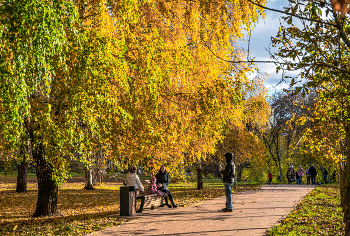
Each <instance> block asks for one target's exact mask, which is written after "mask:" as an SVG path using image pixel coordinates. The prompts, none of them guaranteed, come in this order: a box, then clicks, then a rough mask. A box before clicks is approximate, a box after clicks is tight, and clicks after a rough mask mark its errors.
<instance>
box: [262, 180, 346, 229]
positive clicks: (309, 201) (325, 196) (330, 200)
mask: <svg viewBox="0 0 350 236" xmlns="http://www.w3.org/2000/svg"><path fill="white" fill-rule="evenodd" d="M344 230H345V224H344V223H343V212H342V207H341V206H340V192H339V187H337V186H335V185H323V186H320V187H317V188H316V189H315V190H313V191H312V192H311V193H310V194H309V195H308V196H306V197H305V198H304V199H303V201H302V202H301V203H300V204H298V206H297V207H296V208H295V209H294V210H293V211H292V212H291V213H290V214H289V215H288V216H287V218H285V219H284V220H283V221H282V222H281V224H280V225H278V226H276V227H274V228H272V229H271V230H270V232H269V234H268V235H271V236H272V235H344V233H343V232H344Z"/></svg>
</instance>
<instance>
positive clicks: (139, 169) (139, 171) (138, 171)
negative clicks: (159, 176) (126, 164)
mask: <svg viewBox="0 0 350 236" xmlns="http://www.w3.org/2000/svg"><path fill="white" fill-rule="evenodd" d="M140 174H141V167H139V168H138V169H137V175H140Z"/></svg>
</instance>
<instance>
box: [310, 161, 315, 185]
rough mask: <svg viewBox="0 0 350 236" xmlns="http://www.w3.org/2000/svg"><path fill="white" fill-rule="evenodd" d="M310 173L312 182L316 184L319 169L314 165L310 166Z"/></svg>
mask: <svg viewBox="0 0 350 236" xmlns="http://www.w3.org/2000/svg"><path fill="white" fill-rule="evenodd" d="M309 174H310V176H311V184H316V175H317V171H316V168H315V166H314V165H311V166H310V169H309Z"/></svg>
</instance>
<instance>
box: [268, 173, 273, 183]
mask: <svg viewBox="0 0 350 236" xmlns="http://www.w3.org/2000/svg"><path fill="white" fill-rule="evenodd" d="M268 177H269V184H271V181H272V174H271V172H269V175H268Z"/></svg>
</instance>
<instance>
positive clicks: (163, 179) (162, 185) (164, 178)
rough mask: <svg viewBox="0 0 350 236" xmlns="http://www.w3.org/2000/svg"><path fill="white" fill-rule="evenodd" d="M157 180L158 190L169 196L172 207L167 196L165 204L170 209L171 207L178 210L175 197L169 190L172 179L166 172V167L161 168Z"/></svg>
mask: <svg viewBox="0 0 350 236" xmlns="http://www.w3.org/2000/svg"><path fill="white" fill-rule="evenodd" d="M156 178H157V189H158V190H160V191H162V192H164V193H165V194H167V196H169V199H170V202H171V204H172V206H171V205H170V204H169V203H168V197H167V196H165V197H164V200H165V204H166V205H167V206H168V207H169V208H171V207H174V208H176V207H177V205H176V204H175V202H174V199H173V196H172V195H171V192H170V191H169V189H168V185H169V183H170V177H169V174H168V173H167V172H166V167H165V165H162V166H161V167H160V170H159V172H158V174H157V175H156Z"/></svg>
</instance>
